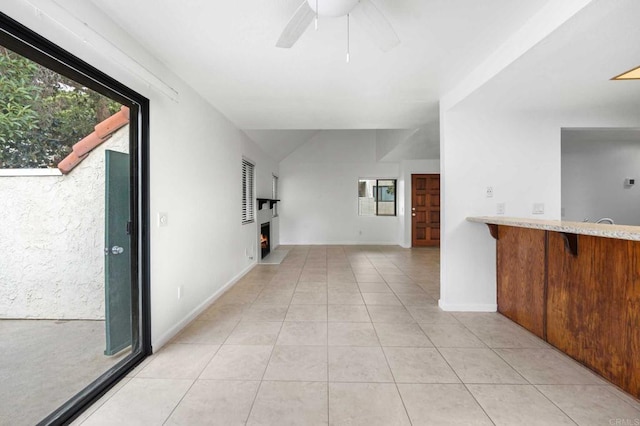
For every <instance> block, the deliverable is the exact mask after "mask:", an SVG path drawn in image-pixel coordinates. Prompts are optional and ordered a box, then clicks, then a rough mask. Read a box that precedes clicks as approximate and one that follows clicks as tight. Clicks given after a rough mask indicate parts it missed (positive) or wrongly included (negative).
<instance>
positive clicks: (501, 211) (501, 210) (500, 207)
mask: <svg viewBox="0 0 640 426" xmlns="http://www.w3.org/2000/svg"><path fill="white" fill-rule="evenodd" d="M505 208H506V206H505V203H498V204H496V214H504V211H505Z"/></svg>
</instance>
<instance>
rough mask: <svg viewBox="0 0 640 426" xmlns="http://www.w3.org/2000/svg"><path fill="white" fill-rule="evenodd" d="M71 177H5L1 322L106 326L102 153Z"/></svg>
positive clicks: (1, 183) (0, 184)
mask: <svg viewBox="0 0 640 426" xmlns="http://www.w3.org/2000/svg"><path fill="white" fill-rule="evenodd" d="M128 129H129V126H125V127H123V128H122V129H120V130H119V131H117V132H116V133H114V135H113V136H112V137H111V139H109V140H108V141H106V142H105V143H104V144H102V145H101V146H99V147H97V148H96V149H95V150H94V151H92V152H91V154H89V156H88V157H87V158H86V159H85V160H84V161H83V162H82V163H81V164H80V165H79V166H78V167H77V168H75V169H74V170H73V171H72V172H71V173H70V174H68V175H66V176H28V177H24V176H23V177H0V200H2V201H1V202H0V253H1V255H0V318H52V319H53V318H61V319H62V318H64V319H103V318H104V191H105V190H104V187H105V172H104V157H105V155H104V151H105V149H111V150H114V151H120V152H128V147H129V133H128V132H129V130H128Z"/></svg>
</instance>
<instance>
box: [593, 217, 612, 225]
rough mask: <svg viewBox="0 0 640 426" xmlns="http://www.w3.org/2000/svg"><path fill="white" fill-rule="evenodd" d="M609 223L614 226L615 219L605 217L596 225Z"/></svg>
mask: <svg viewBox="0 0 640 426" xmlns="http://www.w3.org/2000/svg"><path fill="white" fill-rule="evenodd" d="M605 222H606V223H609V224H610V225H614V223H613V219H611V218H610V217H603V218H602V219H598V221H597V222H596V223H605Z"/></svg>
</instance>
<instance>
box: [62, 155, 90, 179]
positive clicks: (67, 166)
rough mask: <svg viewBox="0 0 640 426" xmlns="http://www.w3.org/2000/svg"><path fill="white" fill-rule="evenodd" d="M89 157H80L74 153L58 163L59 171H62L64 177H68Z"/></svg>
mask: <svg viewBox="0 0 640 426" xmlns="http://www.w3.org/2000/svg"><path fill="white" fill-rule="evenodd" d="M88 155H89V154H86V155H83V156H82V157H78V156H77V155H76V153H75V152H73V151H72V152H71V154H69V155H67V156H66V157H65V158H64V160H62V161H61V162H59V163H58V170H60V171H61V172H62V174H63V175H66V174H67V173H69V172H70V171H71V170H73V169H74V167H76V166H77V165H78V164H80V163H81V162H82V160H84V159H85V158H87V156H88Z"/></svg>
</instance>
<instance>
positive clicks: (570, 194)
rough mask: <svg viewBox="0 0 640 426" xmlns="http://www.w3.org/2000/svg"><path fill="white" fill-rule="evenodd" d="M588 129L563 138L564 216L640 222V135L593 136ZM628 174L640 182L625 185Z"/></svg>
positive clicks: (625, 223)
mask: <svg viewBox="0 0 640 426" xmlns="http://www.w3.org/2000/svg"><path fill="white" fill-rule="evenodd" d="M588 133H589V131H588V130H585V131H581V132H578V133H576V132H575V131H572V132H571V134H572V136H571V137H569V138H567V137H564V136H563V139H562V210H563V217H562V219H563V220H572V221H578V222H580V221H582V220H584V219H589V221H590V222H595V221H597V220H598V219H600V218H603V217H609V218H612V219H613V220H614V221H615V223H616V224H624V225H636V226H637V225H640V174H639V171H640V139H636V140H612V139H598V140H593V139H592V138H591V137H589V136H588ZM579 134H583V136H584V138H583V139H581V138H580V136H578V135H579ZM626 178H635V179H636V182H637V184H636V185H634V186H625V184H624V182H625V179H626Z"/></svg>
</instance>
